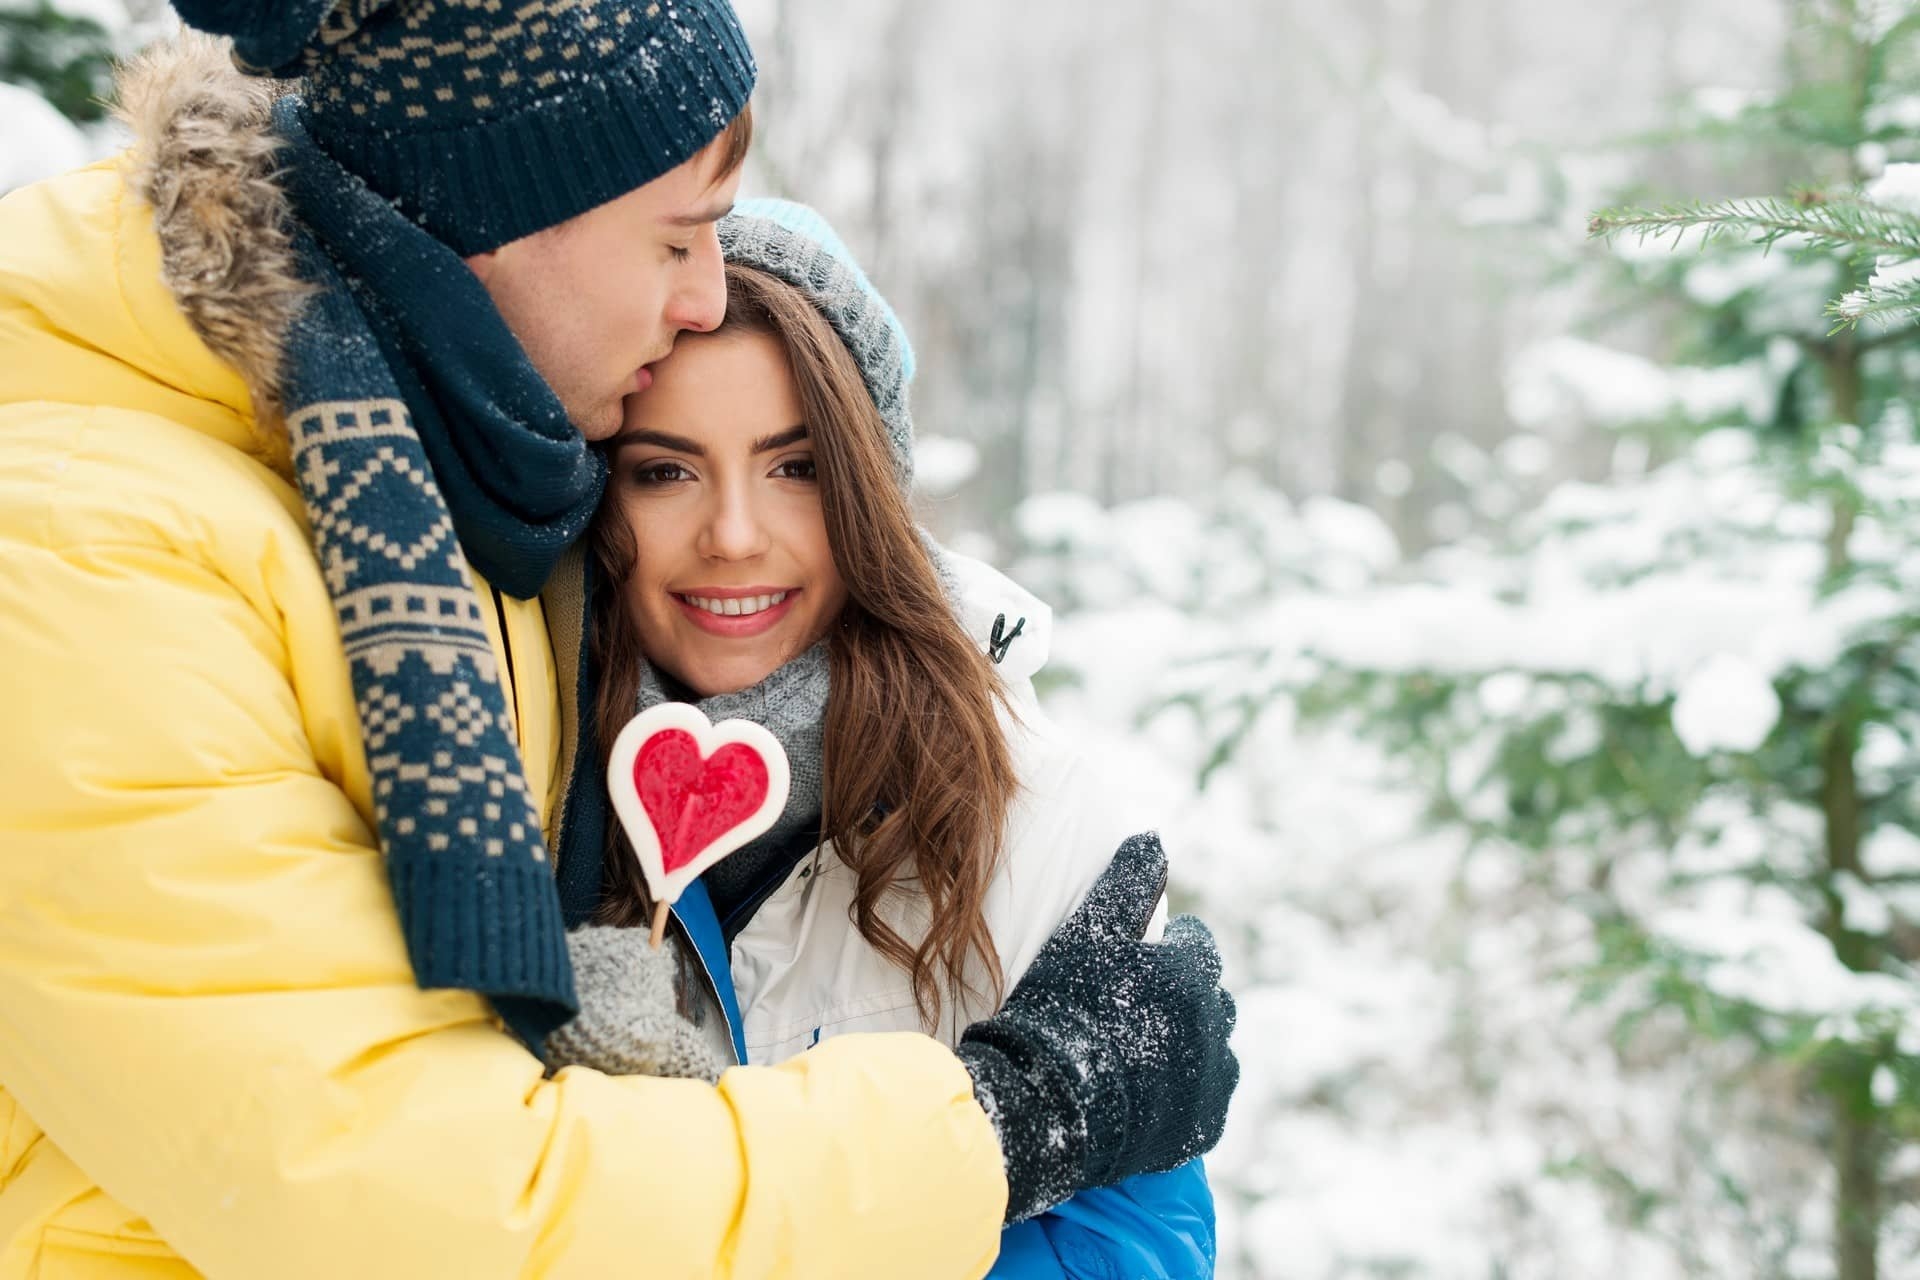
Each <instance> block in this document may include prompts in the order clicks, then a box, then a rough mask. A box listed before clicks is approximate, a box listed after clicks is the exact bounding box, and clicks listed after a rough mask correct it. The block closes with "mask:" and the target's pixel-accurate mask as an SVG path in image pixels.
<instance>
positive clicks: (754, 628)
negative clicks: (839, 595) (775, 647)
mask: <svg viewBox="0 0 1920 1280" xmlns="http://www.w3.org/2000/svg"><path fill="white" fill-rule="evenodd" d="M785 591H786V598H785V599H784V600H781V601H780V602H779V603H778V604H770V605H768V606H767V607H766V608H764V609H761V610H759V611H758V612H755V613H741V614H720V613H713V612H711V611H709V610H707V609H703V608H701V607H700V606H699V605H697V604H694V603H693V599H702V600H708V601H714V600H749V599H755V598H757V597H760V596H775V595H779V594H780V589H774V588H769V589H766V590H755V591H735V590H728V591H725V592H719V591H715V592H698V591H689V592H685V593H684V594H683V593H681V592H673V593H672V596H673V602H674V604H676V605H678V606H679V608H680V612H681V613H682V614H683V615H685V617H686V618H687V620H688V621H689V622H691V623H693V625H694V626H696V627H699V628H700V629H701V630H702V631H704V632H706V633H707V634H708V635H715V636H726V637H729V638H732V639H738V638H741V637H744V636H757V635H762V634H764V633H765V632H768V631H771V630H772V629H773V628H774V627H776V626H778V625H779V624H780V620H781V619H782V618H785V617H786V616H787V614H788V613H790V612H791V611H792V610H793V602H794V601H795V600H797V599H798V598H799V596H800V590H799V588H797V587H789V588H785ZM689 597H692V598H693V599H690V598H689Z"/></svg>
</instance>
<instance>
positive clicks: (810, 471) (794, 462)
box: [773, 458, 819, 480]
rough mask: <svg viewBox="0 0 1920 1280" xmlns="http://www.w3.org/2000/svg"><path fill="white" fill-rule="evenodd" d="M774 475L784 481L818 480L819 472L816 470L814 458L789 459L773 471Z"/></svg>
mask: <svg viewBox="0 0 1920 1280" xmlns="http://www.w3.org/2000/svg"><path fill="white" fill-rule="evenodd" d="M773 474H775V475H776V476H779V477H780V478H781V479H782V480H816V479H818V478H819V472H818V471H817V470H816V469H815V468H814V465H813V459H812V458H788V459H787V460H786V461H785V462H782V463H781V464H780V465H779V466H777V467H775V468H774V469H773Z"/></svg>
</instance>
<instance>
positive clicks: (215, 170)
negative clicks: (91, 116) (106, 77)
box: [118, 31, 311, 418]
mask: <svg viewBox="0 0 1920 1280" xmlns="http://www.w3.org/2000/svg"><path fill="white" fill-rule="evenodd" d="M230 49H231V45H230V42H228V41H226V40H218V39H214V38H213V37H210V36H205V35H201V34H200V33H198V32H193V31H187V32H183V33H182V34H181V35H180V36H179V37H178V38H177V39H174V40H171V41H168V42H165V43H163V44H161V45H158V46H156V47H155V48H154V49H152V50H150V51H149V52H147V53H146V54H144V55H142V56H141V57H139V58H138V59H135V60H134V61H132V62H130V63H129V64H127V66H126V67H124V68H123V69H122V71H121V73H120V77H119V82H118V98H119V102H120V110H119V114H120V118H121V120H122V122H123V123H125V124H126V126H127V127H128V129H129V130H130V131H131V132H132V134H133V150H132V165H131V171H130V173H129V175H128V181H129V184H130V185H131V187H132V188H133V190H134V192H135V193H136V194H137V195H139V196H140V197H141V199H143V200H144V201H145V202H146V203H147V204H148V205H150V206H152V209H153V229H154V232H155V234H156V235H157V236H158V238H159V242H160V266H161V278H162V280H163V281H164V282H165V283H166V286H167V290H168V292H170V293H171V294H172V295H173V299H174V301H175V303H177V304H178V306H179V308H180V310H181V312H182V313H183V314H184V315H185V316H186V318H187V321H188V323H190V324H191V325H192V326H193V329H194V331H195V332H196V333H197V334H199V336H200V338H201V340H202V341H204V342H205V343H206V344H207V347H208V348H209V349H210V350H211V351H212V352H213V354H214V355H216V356H218V357H219V358H220V359H221V360H223V361H225V362H226V363H228V364H230V365H232V366H233V367H234V368H235V369H236V370H237V371H238V372H239V374H240V376H241V378H242V380H243V381H244V382H245V383H246V385H247V388H248V390H249V392H250V393H251V394H252V396H253V398H254V401H255V404H256V405H257V406H258V407H259V408H260V409H261V410H263V411H264V412H262V413H261V414H260V416H261V417H262V418H267V417H272V416H277V413H278V410H279V408H280V403H279V401H280V394H279V392H280V383H279V374H280V357H281V353H282V351H283V350H284V349H285V345H286V337H287V331H288V328H289V327H290V326H291V325H292V323H293V321H294V318H295V317H296V316H297V315H298V314H299V310H300V306H301V303H302V300H303V299H304V298H306V296H307V295H308V294H309V293H310V292H311V288H310V286H308V285H307V284H306V283H305V282H304V281H302V280H301V278H300V273H299V269H298V266H297V264H296V262H295V258H294V253H293V247H292V241H291V237H290V235H289V231H288V228H289V227H290V226H291V221H292V215H291V212H290V210H289V207H288V204H287V198H286V196H285V195H284V194H283V193H282V192H281V190H280V188H279V186H278V185H277V184H276V182H275V180H274V175H275V169H276V165H275V161H274V153H275V152H276V151H277V150H278V148H279V145H280V144H279V141H278V139H276V138H275V137H274V135H273V131H272V109H273V103H274V100H275V99H276V98H277V97H279V96H280V94H281V93H282V92H284V90H285V84H284V82H278V81H272V80H262V79H259V78H257V77H253V76H246V75H242V74H241V73H240V72H239V71H238V70H236V69H235V67H234V65H233V61H232V57H231V53H230Z"/></svg>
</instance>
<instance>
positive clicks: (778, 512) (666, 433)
mask: <svg viewBox="0 0 1920 1280" xmlns="http://www.w3.org/2000/svg"><path fill="white" fill-rule="evenodd" d="M653 373H654V377H653V385H652V386H650V387H648V388H647V389H646V390H645V391H641V392H639V393H637V394H635V395H632V396H629V397H628V398H627V402H626V419H625V422H624V424H623V425H622V427H621V429H620V433H619V434H618V435H617V436H616V437H615V438H614V441H613V447H612V464H613V465H612V474H611V479H610V481H609V483H608V488H607V501H609V502H611V503H613V504H614V505H615V509H616V511H617V512H618V514H619V515H621V516H623V517H624V518H625V519H626V522H627V527H628V528H629V529H631V530H632V531H633V540H634V543H635V546H636V548H637V551H638V556H637V559H636V561H635V564H634V569H633V573H632V575H631V577H630V578H629V579H628V581H627V583H626V603H627V611H628V615H629V616H630V617H631V618H632V619H633V623H634V625H635V626H636V627H637V628H638V629H639V632H640V646H641V649H642V650H643V651H644V652H645V653H646V655H647V660H648V661H650V662H652V663H653V664H654V665H655V666H657V667H660V668H662V669H663V670H665V671H667V672H668V673H670V674H672V675H673V676H675V677H677V678H678V679H679V680H680V682H681V683H682V684H685V685H686V686H688V687H689V688H690V689H692V690H693V691H694V693H696V694H697V695H698V696H700V697H703V698H706V697H712V696H713V695H714V694H718V693H732V692H735V691H736V690H739V689H744V688H746V687H747V686H749V685H753V684H757V683H759V682H760V681H761V680H764V679H765V678H766V677H767V676H769V675H771V674H772V673H773V672H774V671H775V670H776V669H778V668H779V667H780V666H782V665H784V664H785V663H786V662H788V661H789V660H791V659H792V658H794V657H796V656H798V655H799V654H800V653H802V652H803V651H805V650H806V649H807V648H808V647H809V646H810V645H812V644H813V643H814V642H815V641H816V640H818V639H820V637H821V636H823V635H825V634H826V630H827V627H828V626H829V625H830V624H831V623H832V622H833V620H834V618H836V617H837V616H839V613H840V609H841V607H842V606H843V605H844V604H845V603H846V599H847V589H846V587H845V585H844V584H843V583H842V582H841V580H840V574H839V572H838V571H837V570H836V569H835V568H834V565H833V553H832V551H831V549H830V548H829V546H828V544H827V525H826V519H825V516H824V515H823V513H822V511H821V508H820V484H819V480H818V479H817V478H816V476H815V472H814V460H813V458H814V453H813V443H812V441H811V440H810V439H809V438H808V434H807V426H806V424H805V423H804V422H803V421H802V420H801V413H800V401H799V396H798V394H797V393H796V392H795V390H794V385H793V374H792V372H791V371H790V370H789V369H788V367H787V359H786V353H785V352H784V351H783V350H782V349H781V347H780V344H779V343H778V342H776V341H775V340H774V339H773V338H771V337H769V336H768V335H766V334H762V333H753V332H744V331H737V330H736V331H731V332H726V333H721V334H717V335H715V334H693V333H688V334H683V335H682V336H681V338H680V340H679V341H678V342H677V343H676V344H675V345H674V348H673V354H672V355H671V356H670V357H668V358H667V359H666V360H665V361H663V362H661V363H660V364H658V365H657V366H655V368H654V371H653Z"/></svg>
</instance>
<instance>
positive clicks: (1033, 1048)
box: [957, 832, 1240, 1222]
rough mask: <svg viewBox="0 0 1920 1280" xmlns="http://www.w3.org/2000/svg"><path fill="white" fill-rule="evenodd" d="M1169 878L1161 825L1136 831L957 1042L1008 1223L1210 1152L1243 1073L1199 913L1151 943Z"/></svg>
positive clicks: (1230, 1012) (1230, 1013) (1215, 958)
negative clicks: (993, 1148) (999, 999)
mask: <svg viewBox="0 0 1920 1280" xmlns="http://www.w3.org/2000/svg"><path fill="white" fill-rule="evenodd" d="M1166 882H1167V857H1166V854H1165V853H1164V852H1163V851H1162V850H1161V848H1160V837H1159V836H1157V835H1155V834H1153V833H1152V832H1148V833H1146V834H1144V835H1138V836H1133V837H1131V838H1130V839H1128V840H1127V841H1126V843H1124V844H1122V845H1121V846H1120V850H1119V852H1118V853H1116V854H1114V857H1113V865H1112V866H1111V867H1109V868H1108V869H1107V870H1106V872H1105V873H1104V874H1103V875H1102V876H1101V877H1100V879H1099V881H1098V883H1096V884H1095V885H1094V886H1093V890H1092V892H1091V893H1089V894H1088V895H1087V900H1086V901H1085V902H1083V903H1081V904H1080V907H1079V909H1078V910H1077V911H1075V912H1074V913H1073V915H1071V916H1069V917H1068V918H1067V920H1066V922H1065V923H1064V924H1062V925H1061V926H1060V928H1059V930H1058V931H1057V932H1055V933H1054V935H1053V937H1052V939H1051V940H1050V941H1048V943H1047V945H1046V946H1045V947H1044V948H1042V949H1041V951H1040V954H1039V956H1037V957H1036V958H1035V959H1034V962H1033V965H1032V967H1030V968H1029V969H1028V970H1027V972H1026V974H1025V975H1024V976H1023V977H1022V978H1021V979H1020V982H1019V984H1018V985H1017V986H1015V987H1014V989H1013V994H1012V995H1011V996H1009V997H1008V998H1007V1003H1006V1006H1005V1007H1004V1008H1002V1009H1001V1010H1000V1012H999V1013H997V1014H995V1015H994V1016H993V1017H991V1018H987V1019H984V1020H983V1021H980V1022H976V1023H974V1024H973V1025H972V1026H971V1027H968V1028H967V1029H966V1031H965V1032H964V1033H963V1034H962V1035H961V1037H960V1047H959V1049H958V1050H957V1052H958V1053H959V1055H960V1060H961V1061H962V1062H964V1063H966V1064H967V1070H969V1071H970V1072H972V1073H973V1093H974V1097H975V1098H976V1099H978V1100H979V1103H980V1106H981V1107H982V1109H984V1110H985V1111H986V1113H987V1116H988V1118H990V1119H991V1120H992V1121H993V1125H994V1129H995V1130H996V1131H997V1132H998V1133H999V1135H1000V1151H1001V1155H1002V1158H1003V1159H1004V1160H1005V1161H1006V1166H1007V1221H1008V1222H1017V1221H1019V1220H1020V1219H1022V1218H1027V1217H1031V1216H1032V1215H1034V1214H1036V1213H1039V1212H1041V1211H1042V1210H1044V1209H1048V1208H1051V1207H1052V1206H1054V1205H1056V1204H1059V1203H1060V1202H1061V1201H1063V1200H1066V1199H1067V1198H1069V1197H1070V1196H1073V1195H1074V1194H1076V1193H1077V1192H1080V1191H1084V1190H1086V1189H1087V1188H1089V1187H1101V1186H1106V1185H1108V1184H1110V1183H1114V1182H1119V1181H1121V1180H1122V1179H1124V1178H1130V1177H1132V1176H1133V1175H1134V1174H1137V1173H1153V1172H1159V1171H1161V1170H1165V1169H1172V1168H1174V1167H1176V1166H1178V1165H1181V1164H1184V1163H1186V1162H1187V1161H1188V1160H1191V1159H1193V1158H1194V1157H1195V1156H1198V1155H1201V1154H1203V1153H1205V1152H1207V1151H1210V1150H1212V1148H1213V1146H1214V1144H1215V1143H1217V1142H1219V1141H1220V1134H1221V1131H1222V1130H1223V1129H1224V1128H1225V1127H1226V1121H1227V1103H1228V1102H1229V1101H1230V1100H1231V1099H1232V1097H1233V1090H1234V1086H1235V1085H1236V1084H1238V1083H1239V1081H1240V1063H1239V1061H1238V1060H1237V1059H1235V1058H1234V1056H1233V1050H1232V1049H1231V1048H1229V1047H1228V1044H1227V1039H1228V1037H1229V1036H1230V1035H1231V1034H1232V1032H1233V1024H1234V1018H1235V1010H1234V1005H1233V997H1232V996H1230V995H1228V994H1227V993H1226V992H1225V991H1224V990H1222V989H1221V987H1220V953H1219V951H1218V950H1217V949H1216V948H1215V946H1214V943H1213V935H1212V934H1211V933H1209V932H1208V931H1207V927H1206V926H1205V925H1204V924H1202V923H1200V921H1199V920H1198V919H1197V918H1195V917H1193V916H1179V917H1176V918H1175V919H1174V920H1173V921H1172V923H1170V924H1169V925H1168V926H1167V933H1166V938H1165V939H1164V940H1163V941H1161V942H1142V941H1141V940H1140V938H1141V935H1142V934H1143V933H1145V932H1146V928H1147V924H1148V921H1149V920H1151V919H1152V916H1153V911H1154V907H1155V905H1156V904H1157V903H1158V902H1159V899H1160V894H1161V892H1162V891H1163V890H1164V889H1165V887H1166Z"/></svg>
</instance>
